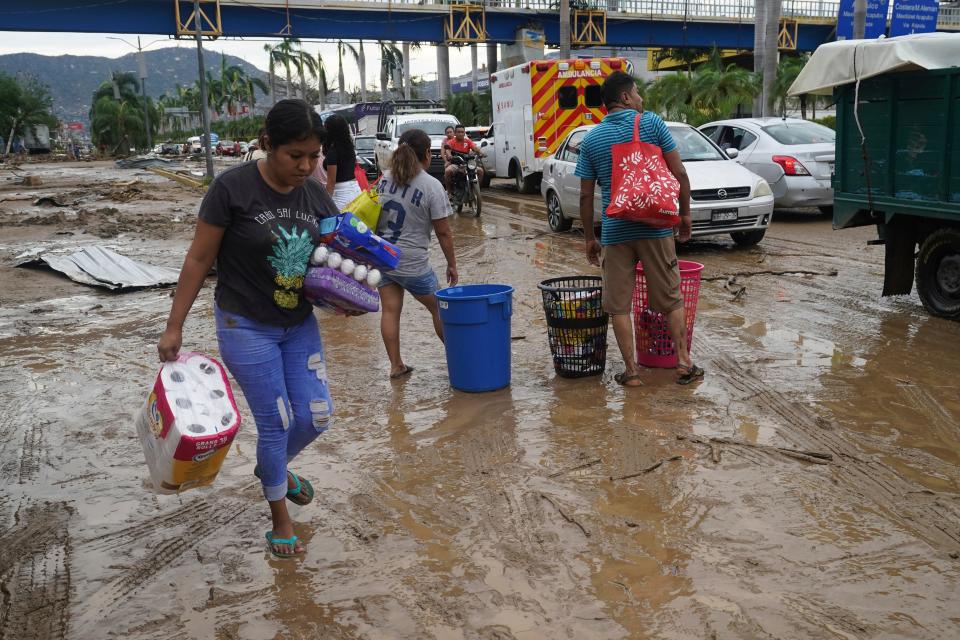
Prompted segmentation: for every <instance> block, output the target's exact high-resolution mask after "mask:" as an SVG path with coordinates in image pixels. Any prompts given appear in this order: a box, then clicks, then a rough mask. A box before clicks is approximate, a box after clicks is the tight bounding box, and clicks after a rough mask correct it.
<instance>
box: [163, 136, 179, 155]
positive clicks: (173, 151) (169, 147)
mask: <svg viewBox="0 0 960 640" xmlns="http://www.w3.org/2000/svg"><path fill="white" fill-rule="evenodd" d="M158 146H159V147H160V151H159V152H158V153H160V154H161V155H165V156H178V155H180V152H181V151H182V150H183V145H181V144H179V143H177V142H171V141H169V140H167V141H166V142H164V143H163V144H160V145H158Z"/></svg>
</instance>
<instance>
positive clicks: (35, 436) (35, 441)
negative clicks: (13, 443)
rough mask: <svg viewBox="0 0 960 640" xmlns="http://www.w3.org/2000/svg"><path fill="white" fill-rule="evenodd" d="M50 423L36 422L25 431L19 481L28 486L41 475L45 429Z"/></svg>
mask: <svg viewBox="0 0 960 640" xmlns="http://www.w3.org/2000/svg"><path fill="white" fill-rule="evenodd" d="M48 424H49V423H47V422H36V421H34V422H33V424H32V425H31V426H30V428H28V429H27V430H26V431H24V434H23V447H22V448H21V450H20V465H19V466H20V472H19V474H18V481H19V482H20V484H26V483H28V482H30V481H31V480H33V479H34V478H36V477H37V474H39V473H40V457H41V455H42V453H43V451H44V447H43V442H44V429H43V428H44V427H45V426H47V425H48Z"/></svg>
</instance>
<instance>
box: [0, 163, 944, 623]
mask: <svg viewBox="0 0 960 640" xmlns="http://www.w3.org/2000/svg"><path fill="white" fill-rule="evenodd" d="M25 173H29V174H32V175H37V176H39V177H40V178H41V179H42V180H43V184H42V185H41V186H39V187H25V186H22V185H18V184H16V182H17V180H16V176H18V175H23V174H25ZM485 193H486V198H487V200H486V207H485V209H484V214H483V217H482V219H480V220H475V219H469V218H458V219H456V220H454V223H453V226H454V230H455V233H456V245H457V255H458V260H459V263H460V273H461V274H462V279H463V281H464V282H468V283H478V282H506V283H509V284H512V285H513V286H514V287H516V293H515V296H514V300H515V304H514V316H513V334H514V337H515V338H516V339H515V340H514V342H513V384H512V386H511V387H510V388H509V389H506V390H503V391H498V392H494V393H488V394H482V395H471V394H466V393H461V392H457V391H453V390H451V389H450V387H449V385H448V379H447V373H446V368H445V361H444V355H443V349H442V346H441V345H440V343H439V342H438V341H437V340H436V338H435V337H434V336H433V332H432V330H431V329H430V323H429V317H428V315H427V314H426V313H425V312H424V311H422V310H421V309H419V308H416V307H414V306H413V304H410V306H409V307H408V309H407V310H406V311H405V315H404V319H403V334H402V339H403V344H402V348H403V352H404V353H405V357H406V359H407V362H408V363H409V364H411V365H413V366H414V367H415V368H416V372H415V373H414V374H413V376H411V377H410V378H408V379H406V380H404V381H401V382H396V381H394V382H391V381H390V380H388V379H387V371H388V368H387V361H386V356H385V354H384V350H383V347H382V344H381V341H380V337H379V331H378V326H379V325H378V322H379V318H378V316H377V315H375V314H373V315H368V316H364V317H360V318H351V319H345V318H339V317H331V316H327V315H321V316H320V322H321V330H322V333H323V338H324V341H325V343H326V348H327V351H328V357H329V362H330V366H329V372H330V379H331V386H332V391H333V396H334V399H335V402H336V405H337V418H336V424H335V426H334V428H332V429H331V430H330V431H329V432H328V433H327V434H325V435H324V436H322V437H321V438H320V439H319V440H318V441H317V443H316V444H315V445H314V446H312V447H310V448H309V449H308V450H307V451H305V452H304V454H303V455H302V456H301V458H300V459H298V460H297V463H296V469H297V470H298V471H299V472H301V473H302V474H304V475H306V476H307V477H309V478H311V479H312V480H313V484H314V486H315V487H316V489H317V499H316V501H315V502H314V504H312V505H310V506H308V507H305V508H297V507H293V514H294V517H295V519H296V521H297V525H296V531H297V533H298V534H299V535H300V536H301V538H302V539H303V540H304V541H305V542H306V546H307V549H308V551H307V554H306V557H305V558H304V559H303V560H301V561H293V562H291V561H280V560H275V559H273V558H272V557H270V556H269V555H268V554H267V553H266V550H265V546H264V541H263V533H264V531H266V530H267V529H268V528H269V520H268V518H267V510H266V508H265V504H264V503H263V501H262V499H261V496H260V491H259V485H258V483H257V482H256V480H255V478H254V477H253V475H252V470H253V466H254V462H255V460H254V457H255V438H256V431H255V429H254V426H253V421H252V420H251V419H250V415H249V411H248V410H247V408H246V406H245V404H244V403H243V401H242V399H241V397H240V396H239V395H238V399H239V400H240V403H241V405H242V406H243V413H244V420H245V424H244V426H243V429H242V432H241V434H240V435H239V436H238V438H237V441H236V442H235V444H234V446H233V449H232V451H231V452H230V454H229V456H228V458H227V460H226V463H225V465H224V468H223V470H222V472H221V474H220V477H219V478H218V479H217V481H216V483H215V484H214V485H213V486H212V487H209V488H204V489H198V490H192V491H188V492H185V493H183V494H181V495H157V494H155V493H153V492H151V491H150V483H149V475H148V473H147V468H146V466H145V464H144V462H143V456H142V452H141V449H140V444H139V442H138V440H137V438H136V434H135V431H134V428H133V423H132V415H133V414H134V412H135V411H136V410H137V409H138V408H139V406H140V404H141V403H142V402H143V401H144V398H145V396H146V393H147V390H148V386H149V385H150V384H152V381H153V377H154V375H155V372H156V369H157V366H158V365H157V361H156V360H157V357H156V348H155V344H156V341H157V339H158V336H159V333H160V331H161V328H162V327H163V324H164V321H165V318H166V314H167V312H168V309H169V305H170V290H169V289H164V290H145V291H138V292H131V293H123V294H112V293H108V292H105V291H99V290H97V289H93V288H90V287H86V286H83V285H80V284H76V283H73V282H71V281H69V280H68V279H66V278H65V277H62V276H60V275H57V274H54V273H51V272H47V271H41V270H36V269H20V268H13V267H12V266H11V265H12V263H13V261H14V258H15V256H17V255H19V254H21V253H23V252H25V251H28V250H31V249H34V248H36V247H40V246H82V245H87V244H92V243H99V244H105V245H106V246H108V247H111V248H113V249H115V250H117V251H119V252H121V253H123V254H126V255H128V256H131V257H135V258H140V259H143V260H146V261H149V262H152V263H155V264H159V265H165V266H171V267H178V266H179V265H180V262H181V260H182V257H183V255H184V252H185V250H186V247H187V244H188V242H189V240H190V237H191V231H192V225H193V223H194V221H195V219H196V218H195V211H196V208H197V204H198V202H199V197H200V196H199V194H198V193H197V192H195V191H192V190H190V189H189V188H188V187H185V186H181V185H179V184H176V183H174V182H170V181H168V180H166V179H165V178H161V177H159V176H156V175H154V174H151V173H148V172H145V171H131V170H119V169H115V168H113V167H112V166H111V165H109V164H96V163H94V164H90V163H85V164H49V165H24V166H23V167H21V168H20V169H19V170H16V171H15V172H14V171H11V170H10V169H9V168H7V169H0V225H2V226H0V259H2V267H0V282H2V284H0V353H2V354H3V359H2V364H0V484H2V486H3V489H2V490H0V531H2V533H0V579H2V588H0V596H2V599H0V639H2V640H13V639H17V640H27V639H38V638H77V639H87V638H138V639H140V638H143V639H157V640H160V639H174V638H176V639H180V638H197V639H209V638H217V639H222V640H226V639H239V638H244V639H268V638H297V639H299V638H317V637H323V638H444V639H445V638H469V639H480V638H483V639H493V638H497V639H506V638H551V639H552V638H577V639H582V638H589V639H601V638H667V639H672V638H675V639H688V638H718V639H724V638H731V639H732V638H783V639H801V638H848V639H849V638H931V639H943V638H956V637H960V426H958V417H960V392H958V385H957V384H956V378H957V375H958V373H960V365H958V361H957V348H958V347H957V345H958V344H960V324H955V323H950V322H947V321H943V320H938V319H935V318H931V317H928V316H927V315H926V314H925V313H924V311H923V309H922V308H921V307H920V304H919V302H918V300H917V298H916V297H915V296H911V297H903V298H892V299H883V298H881V297H880V296H879V292H880V288H881V277H882V275H881V274H882V271H883V252H882V251H883V250H882V247H872V246H867V245H866V241H867V240H869V239H871V238H872V237H873V232H872V231H871V230H870V229H860V230H849V231H843V232H834V231H832V230H831V228H830V221H829V219H828V218H825V217H824V216H822V215H820V214H819V213H817V212H815V211H813V212H811V211H791V212H778V214H777V215H776V216H775V218H774V225H773V227H772V228H771V231H770V232H769V233H768V235H767V238H766V239H765V240H764V241H763V242H762V243H761V244H760V245H759V246H758V247H756V248H753V249H740V248H737V247H735V246H734V245H733V244H732V242H731V241H730V240H729V239H728V238H724V237H720V238H715V239H711V240H704V241H697V242H694V243H692V244H690V245H689V246H687V247H686V248H685V249H684V250H683V257H686V258H688V259H693V260H697V261H700V262H703V263H704V264H705V265H706V270H705V277H706V278H708V280H707V281H706V282H704V284H703V288H702V291H701V297H700V306H699V313H698V316H697V320H696V333H695V338H694V354H695V356H696V359H697V360H698V361H699V362H700V363H701V364H702V365H703V366H704V367H705V368H706V369H707V372H708V374H707V378H706V379H705V380H704V381H703V382H702V383H700V384H697V385H693V386H691V387H686V388H684V387H679V386H677V385H675V384H673V383H672V378H671V374H670V373H669V372H664V371H655V370H651V371H648V372H646V373H645V375H644V380H645V382H646V387H644V388H642V389H634V390H625V389H623V388H621V387H619V386H618V385H617V384H616V383H614V382H613V380H612V375H613V373H615V372H617V371H619V370H621V367H622V363H621V362H620V361H619V356H618V355H617V354H616V353H615V349H611V352H610V357H609V360H608V366H607V373H606V374H605V375H604V376H603V377H602V378H599V377H598V378H590V379H584V380H567V379H562V378H558V377H557V376H556V375H555V373H554V371H553V366H552V362H551V359H550V356H549V352H548V347H547V341H546V336H545V333H546V329H545V322H544V318H543V312H542V309H541V306H540V299H539V294H538V291H537V288H536V285H537V283H538V282H539V281H541V280H544V279H546V278H549V277H553V276H559V275H569V274H575V273H595V271H594V270H593V268H591V267H589V266H588V265H586V264H585V261H584V259H583V257H582V251H581V246H582V236H581V235H580V234H579V233H578V232H577V231H576V229H574V231H573V232H571V233H568V234H552V233H550V232H549V231H548V229H547V226H546V222H545V214H544V208H543V206H542V203H541V202H540V201H539V199H538V198H536V197H533V196H517V195H516V194H515V193H514V192H513V191H512V190H510V189H509V187H507V186H505V185H503V186H501V185H498V184H496V183H495V184H494V187H493V188H492V189H490V190H488V191H487V192H485ZM41 196H51V197H53V198H56V199H57V200H58V201H59V202H60V204H63V205H65V206H62V207H60V206H56V205H50V204H49V203H47V204H46V205H38V206H35V205H33V204H32V203H33V202H34V201H35V200H36V199H37V198H39V197H41ZM433 258H434V264H435V265H437V266H439V265H441V264H442V262H441V255H440V253H439V251H436V252H435V253H434V256H433ZM783 272H789V273H783ZM778 273H780V275H777V274H778ZM732 274H743V275H739V276H738V277H737V281H738V282H739V283H740V284H742V285H745V286H746V291H745V292H744V293H743V294H742V295H740V296H739V297H735V296H734V293H733V291H735V290H736V287H731V286H729V285H728V283H727V280H728V277H729V276H730V275H732ZM213 284H214V283H213V280H212V279H211V280H210V281H209V282H208V283H207V286H206V287H205V288H204V290H203V292H202V293H201V296H200V299H199V300H198V302H197V304H196V306H195V307H194V311H193V312H192V314H191V316H190V319H189V320H188V323H187V326H186V328H185V347H186V348H190V349H193V350H198V351H204V352H208V353H212V354H216V353H217V346H216V340H215V336H214V325H213V319H212V313H211V302H212V291H213ZM611 338H612V335H611ZM710 438H726V439H731V440H734V441H736V443H734V444H730V443H724V442H714V443H712V444H711V442H710ZM701 440H702V441H704V442H706V443H707V444H702V443H701V442H700V441H701ZM773 447H782V448H786V449H791V450H803V451H808V452H812V453H814V454H826V455H829V456H830V457H831V458H832V459H830V460H824V459H821V458H816V457H810V456H803V455H801V456H796V455H795V454H793V453H792V452H790V451H788V452H787V453H786V454H785V453H784V452H782V451H781V450H778V449H776V448H773ZM661 460H665V461H664V462H663V463H662V464H660V465H659V466H657V462H659V461H661ZM822 462H826V464H820V463H822ZM624 476H626V477H624ZM614 478H618V479H614Z"/></svg>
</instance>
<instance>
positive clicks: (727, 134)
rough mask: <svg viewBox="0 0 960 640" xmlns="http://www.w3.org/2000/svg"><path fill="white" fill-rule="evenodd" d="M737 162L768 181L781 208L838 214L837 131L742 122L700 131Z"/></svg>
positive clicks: (790, 122) (785, 122)
mask: <svg viewBox="0 0 960 640" xmlns="http://www.w3.org/2000/svg"><path fill="white" fill-rule="evenodd" d="M700 131H702V132H703V133H704V134H706V135H708V136H710V139H711V140H713V141H714V142H715V143H717V145H719V146H720V148H721V149H723V150H725V151H726V150H729V149H736V150H737V152H738V155H737V162H739V163H740V164H742V165H743V166H744V167H746V168H747V169H749V170H750V171H753V172H754V173H756V174H757V175H760V176H763V177H764V179H766V181H767V182H768V183H769V184H770V188H771V189H773V196H774V198H775V199H776V203H775V204H776V206H777V207H778V208H779V207H820V209H821V210H822V211H824V212H828V211H831V210H832V209H833V184H832V180H831V176H832V174H833V161H834V142H835V140H836V133H835V132H834V131H833V129H830V128H828V127H825V126H823V125H821V124H817V123H816V122H808V121H806V120H801V119H799V118H737V119H733V120H718V121H717V122H711V123H709V124H705V125H703V126H701V127H700Z"/></svg>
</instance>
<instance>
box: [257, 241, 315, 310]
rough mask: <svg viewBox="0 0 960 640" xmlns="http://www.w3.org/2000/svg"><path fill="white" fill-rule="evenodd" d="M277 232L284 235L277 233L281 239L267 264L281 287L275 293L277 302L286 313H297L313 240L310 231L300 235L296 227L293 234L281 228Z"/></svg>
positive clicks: (274, 299)
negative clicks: (293, 310)
mask: <svg viewBox="0 0 960 640" xmlns="http://www.w3.org/2000/svg"><path fill="white" fill-rule="evenodd" d="M277 230H278V231H279V232H280V234H279V235H278V234H277V233H273V236H274V237H275V238H276V239H277V240H276V242H275V243H274V245H273V255H272V256H267V262H269V263H270V265H271V266H272V267H273V268H274V270H275V271H276V275H275V276H274V278H273V281H274V282H275V283H276V284H277V286H278V287H279V289H275V290H274V292H273V301H274V302H275V303H276V304H277V306H278V307H280V308H282V309H296V308H297V305H299V304H300V290H301V289H303V278H304V276H305V275H306V273H307V261H308V260H309V259H310V254H311V253H313V240H312V239H311V238H310V233H309V232H308V231H307V229H303V231H301V232H298V231H297V227H296V226H294V227H293V230H292V231H287V230H286V229H285V228H284V227H283V226H281V225H277Z"/></svg>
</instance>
